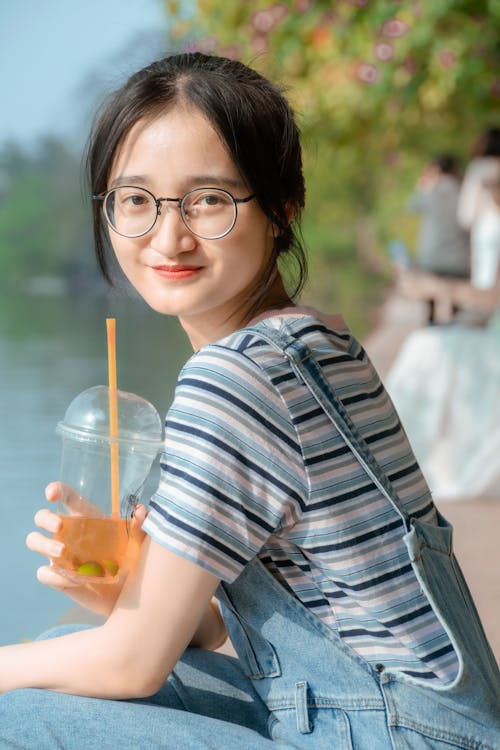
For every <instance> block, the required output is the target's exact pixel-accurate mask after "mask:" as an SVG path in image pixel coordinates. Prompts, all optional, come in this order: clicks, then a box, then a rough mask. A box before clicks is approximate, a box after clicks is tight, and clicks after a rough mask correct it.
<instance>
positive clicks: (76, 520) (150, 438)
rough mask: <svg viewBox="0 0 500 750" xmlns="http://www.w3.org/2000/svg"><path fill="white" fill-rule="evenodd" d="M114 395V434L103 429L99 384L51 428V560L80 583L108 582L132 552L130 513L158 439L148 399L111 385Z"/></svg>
mask: <svg viewBox="0 0 500 750" xmlns="http://www.w3.org/2000/svg"><path fill="white" fill-rule="evenodd" d="M116 398H117V400H116V403H117V411H118V431H117V435H116V437H114V436H113V437H111V436H110V432H111V431H110V398H109V388H108V387H107V386H101V385H98V386H94V387H93V388H89V389H88V390H86V391H83V393H80V394H79V395H78V396H77V397H76V398H75V399H74V400H73V401H72V402H71V404H70V405H69V407H68V409H67V411H66V414H65V416H64V419H63V420H62V421H61V422H59V424H58V425H57V428H56V432H57V433H58V434H59V435H60V436H61V437H62V454H61V470H60V477H59V478H60V482H61V493H62V494H61V501H60V503H59V509H58V512H59V516H60V518H61V519H62V528H61V530H60V531H59V532H58V533H57V534H56V539H58V540H59V541H62V542H64V545H65V552H64V554H63V555H62V557H59V558H57V559H54V560H53V561H52V562H53V564H54V565H55V566H56V567H57V568H58V571H59V572H61V573H63V574H64V575H65V576H66V577H67V578H69V579H70V580H72V581H75V582H79V583H83V582H85V581H87V580H91V581H94V582H96V581H99V582H102V583H112V582H114V581H116V580H117V578H118V576H119V575H120V573H121V572H122V571H123V570H124V568H126V566H127V563H128V562H129V561H130V558H131V553H133V550H131V546H132V545H131V542H130V541H129V519H130V517H131V513H132V511H133V509H134V507H135V505H136V504H137V502H138V501H139V499H140V495H141V490H142V486H143V484H144V482H145V480H146V478H147V476H148V474H149V472H150V470H151V466H152V464H153V461H154V459H155V457H156V455H157V453H158V451H159V449H160V447H161V444H162V436H163V428H162V421H161V419H160V415H159V414H158V412H157V411H156V409H155V407H154V406H153V405H152V404H151V403H149V401H146V400H145V399H143V398H141V397H140V396H137V395H135V394H134V393H126V392H124V391H116ZM113 446H114V450H116V446H118V450H117V451H116V453H115V459H112V452H113ZM113 483H114V487H113ZM112 494H114V495H115V496H114V497H113V498H112Z"/></svg>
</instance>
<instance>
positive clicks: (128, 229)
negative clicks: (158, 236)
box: [104, 186, 157, 237]
mask: <svg viewBox="0 0 500 750" xmlns="http://www.w3.org/2000/svg"><path fill="white" fill-rule="evenodd" d="M104 213H105V215H106V218H107V220H108V221H109V223H110V224H111V226H112V227H113V229H115V230H116V231H117V232H118V234H121V235H123V236H124V237H139V236H140V235H141V234H145V233H146V232H148V231H149V230H150V229H151V227H152V226H153V224H154V223H155V221H156V214H157V210H156V203H155V200H154V198H153V196H152V195H151V194H150V193H148V191H147V190H143V189H142V188H137V187H127V186H122V187H117V188H114V190H110V191H109V193H108V195H107V196H106V200H105V201H104Z"/></svg>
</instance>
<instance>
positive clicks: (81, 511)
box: [45, 482, 103, 518]
mask: <svg viewBox="0 0 500 750" xmlns="http://www.w3.org/2000/svg"><path fill="white" fill-rule="evenodd" d="M45 497H46V498H47V500H48V501H49V502H50V503H53V502H60V503H63V504H64V505H65V506H66V508H67V509H68V511H69V512H70V513H71V514H72V515H74V516H87V517H90V518H102V516H103V513H102V511H100V510H99V508H96V506H95V505H92V503H89V501H88V500H86V499H85V498H84V497H82V496H81V495H80V494H78V492H77V491H76V490H74V489H73V487H71V486H70V485H69V484H64V483H63V482H51V483H50V484H48V485H47V487H46V488H45Z"/></svg>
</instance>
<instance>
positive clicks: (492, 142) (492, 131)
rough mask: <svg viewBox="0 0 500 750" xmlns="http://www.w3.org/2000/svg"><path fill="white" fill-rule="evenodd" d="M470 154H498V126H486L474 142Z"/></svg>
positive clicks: (474, 155)
mask: <svg viewBox="0 0 500 750" xmlns="http://www.w3.org/2000/svg"><path fill="white" fill-rule="evenodd" d="M472 156H473V157H478V156H500V128H498V127H491V128H487V129H486V130H485V131H484V133H483V134H482V135H481V136H480V138H479V139H478V141H476V143H475V144H474V146H473V149H472Z"/></svg>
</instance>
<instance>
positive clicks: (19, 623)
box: [0, 294, 191, 645]
mask: <svg viewBox="0 0 500 750" xmlns="http://www.w3.org/2000/svg"><path fill="white" fill-rule="evenodd" d="M106 317H116V321H117V323H116V325H117V371H118V386H119V388H121V389H122V390H125V391H132V392H135V393H138V394H139V395H141V396H143V397H144V398H147V399H148V400H150V401H151V402H152V403H153V404H154V405H155V406H156V408H157V409H158V411H159V412H160V414H162V415H163V414H164V413H165V411H166V409H167V408H168V405H169V403H170V401H171V399H172V396H173V392H174V387H175V381H176V378H177V374H178V371H179V369H180V367H181V366H182V364H183V363H184V362H185V360H186V359H187V357H188V356H189V354H190V352H191V350H190V347H189V342H188V341H187V339H186V337H185V334H184V333H183V331H182V329H181V328H180V326H179V324H178V323H177V321H176V320H175V319H172V318H167V317H165V316H161V315H158V314H156V313H154V312H152V311H150V310H149V309H148V308H147V307H146V306H145V305H144V303H143V302H142V301H140V300H136V299H135V298H130V297H126V296H125V295H124V294H122V295H118V294H113V295H110V296H107V297H97V296H95V297H94V296H81V297H72V298H70V297H66V296H44V295H31V296H30V295H27V294H26V295H5V294H4V295H2V297H0V475H1V478H2V492H1V494H0V518H1V523H0V645H3V644H6V643H12V642H17V641H20V640H23V639H30V638H33V637H34V636H36V635H37V634H38V633H39V632H41V631H42V630H44V629H45V628H47V627H50V626H51V625H53V624H54V623H56V622H57V621H58V619H59V618H61V617H63V616H64V615H65V613H67V611H68V610H69V609H70V607H71V602H70V600H69V599H68V598H67V597H66V596H65V595H63V594H61V593H60V592H56V591H52V590H50V589H48V588H47V587H46V586H42V585H41V584H39V583H38V582H37V580H36V569H37V568H38V567H39V566H40V565H41V564H43V562H44V559H43V558H41V557H40V556H39V555H36V554H35V553H33V552H30V551H29V550H28V549H27V548H26V546H25V543H24V540H25V537H26V534H27V533H28V532H29V531H31V530H32V529H33V528H34V525H33V516H34V514H35V512H36V510H37V509H38V508H40V507H42V506H43V505H44V504H45V499H44V487H45V485H46V484H47V483H48V482H49V481H51V480H53V479H57V474H58V470H59V457H60V441H59V438H58V436H57V435H56V434H55V426H56V424H57V422H58V421H59V420H60V419H61V418H62V417H63V415H64V412H65V410H66V407H67V406H68V404H69V403H70V401H71V400H72V399H73V398H74V397H75V396H76V395H77V394H78V393H80V392H81V391H83V390H85V389H86V388H89V387H90V386H93V385H99V384H102V385H105V384H106V382H107V353H106V326H105V319H106ZM154 481H155V475H153V477H152V479H151V481H150V485H151V487H152V485H153V484H154Z"/></svg>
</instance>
